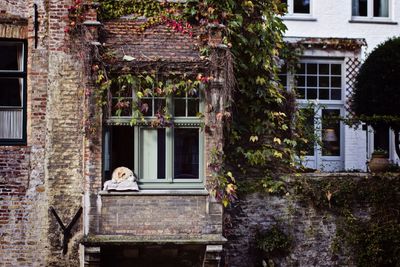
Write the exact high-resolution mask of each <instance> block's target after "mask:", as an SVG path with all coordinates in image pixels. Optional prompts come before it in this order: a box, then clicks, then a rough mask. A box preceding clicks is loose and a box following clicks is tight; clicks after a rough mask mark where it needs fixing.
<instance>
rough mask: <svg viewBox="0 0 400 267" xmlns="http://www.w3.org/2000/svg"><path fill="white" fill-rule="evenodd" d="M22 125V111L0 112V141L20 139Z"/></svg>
mask: <svg viewBox="0 0 400 267" xmlns="http://www.w3.org/2000/svg"><path fill="white" fill-rule="evenodd" d="M22 125H23V124H22V110H0V139H21V138H22Z"/></svg>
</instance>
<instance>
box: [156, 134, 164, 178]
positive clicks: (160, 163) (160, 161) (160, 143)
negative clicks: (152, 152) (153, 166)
mask: <svg viewBox="0 0 400 267" xmlns="http://www.w3.org/2000/svg"><path fill="white" fill-rule="evenodd" d="M157 179H165V129H164V128H162V129H158V130H157Z"/></svg>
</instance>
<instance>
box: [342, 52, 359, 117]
mask: <svg viewBox="0 0 400 267" xmlns="http://www.w3.org/2000/svg"><path fill="white" fill-rule="evenodd" d="M345 65H346V91H345V95H346V99H345V105H344V106H345V109H346V111H347V113H348V116H350V117H351V116H353V115H354V112H353V111H352V110H351V98H352V97H353V93H354V87H355V82H356V77H357V74H358V71H359V70H360V66H361V61H360V60H359V59H358V58H356V57H347V58H346V60H345Z"/></svg>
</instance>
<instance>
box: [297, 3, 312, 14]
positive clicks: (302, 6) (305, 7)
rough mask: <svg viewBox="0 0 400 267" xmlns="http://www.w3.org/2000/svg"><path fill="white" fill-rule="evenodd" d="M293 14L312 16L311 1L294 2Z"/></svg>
mask: <svg viewBox="0 0 400 267" xmlns="http://www.w3.org/2000/svg"><path fill="white" fill-rule="evenodd" d="M293 4H294V6H293V13H301V14H310V0H293Z"/></svg>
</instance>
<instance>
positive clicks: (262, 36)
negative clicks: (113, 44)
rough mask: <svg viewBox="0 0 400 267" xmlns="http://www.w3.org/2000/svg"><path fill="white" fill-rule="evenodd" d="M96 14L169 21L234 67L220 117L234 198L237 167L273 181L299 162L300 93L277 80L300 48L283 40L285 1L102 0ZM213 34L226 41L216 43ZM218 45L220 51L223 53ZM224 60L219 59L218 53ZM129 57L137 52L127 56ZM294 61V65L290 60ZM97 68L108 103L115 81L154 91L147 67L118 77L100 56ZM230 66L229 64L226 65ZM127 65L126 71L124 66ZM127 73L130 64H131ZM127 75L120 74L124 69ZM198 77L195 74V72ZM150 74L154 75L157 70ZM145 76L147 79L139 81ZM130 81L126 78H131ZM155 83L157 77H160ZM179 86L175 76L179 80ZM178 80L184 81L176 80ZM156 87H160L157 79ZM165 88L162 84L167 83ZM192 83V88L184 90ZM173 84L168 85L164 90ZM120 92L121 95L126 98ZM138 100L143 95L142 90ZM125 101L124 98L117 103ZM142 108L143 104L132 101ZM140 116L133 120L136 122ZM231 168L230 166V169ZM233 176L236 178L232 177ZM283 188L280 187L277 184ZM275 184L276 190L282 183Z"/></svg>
mask: <svg viewBox="0 0 400 267" xmlns="http://www.w3.org/2000/svg"><path fill="white" fill-rule="evenodd" d="M98 2H99V9H98V11H99V12H98V17H99V18H100V19H101V20H111V19H115V18H119V17H121V16H126V18H131V19H139V20H141V21H143V23H141V26H140V28H139V30H140V31H144V30H146V29H147V28H149V27H153V26H155V25H159V24H165V25H167V26H168V27H169V28H171V29H172V30H175V31H176V32H179V33H181V34H187V35H189V36H190V37H192V38H196V39H197V40H198V44H199V45H198V49H199V53H200V54H201V56H202V59H204V60H209V61H210V62H211V64H214V65H216V66H214V67H216V68H217V69H218V68H219V69H224V67H225V66H227V65H223V64H226V63H227V62H232V64H231V65H228V66H232V68H228V69H227V70H226V75H225V76H224V78H225V79H224V81H223V85H222V88H221V92H222V95H224V96H225V97H224V99H225V100H227V101H225V103H224V106H223V107H222V109H223V110H225V111H223V112H220V114H218V119H219V120H220V121H224V122H225V124H226V125H227V126H228V127H227V128H226V132H225V140H226V144H225V146H224V156H223V161H222V162H220V165H221V166H220V168H219V172H218V173H219V174H218V175H217V177H222V178H221V179H220V183H219V185H220V186H224V187H225V188H224V190H221V192H224V194H227V195H226V196H221V198H222V199H232V198H234V197H232V196H229V194H234V192H235V189H236V188H235V186H233V185H234V184H235V183H234V179H232V177H233V176H232V175H229V174H232V172H234V173H235V176H236V174H238V177H240V176H244V175H248V174H249V171H251V173H252V175H255V176H258V177H264V178H266V179H267V180H265V181H266V182H265V183H263V184H264V185H265V184H266V187H270V185H269V184H270V183H269V182H268V179H270V178H271V177H272V175H273V174H274V173H278V172H284V171H287V170H289V169H291V168H293V167H294V166H295V164H294V161H295V158H296V150H298V149H297V147H298V144H299V143H301V142H304V141H305V139H304V138H302V137H301V134H300V132H301V131H299V129H300V128H299V127H297V126H298V125H296V122H298V120H296V117H298V116H299V113H298V112H297V111H296V108H295V106H296V104H295V96H294V95H293V94H292V93H289V92H287V91H286V90H285V89H284V88H283V86H282V84H281V83H280V80H279V77H278V73H279V72H280V71H281V67H282V65H283V63H282V62H284V61H285V60H286V62H287V63H289V64H290V63H292V65H293V62H295V60H294V59H295V58H296V56H295V55H296V53H295V52H293V49H291V48H290V47H288V46H287V44H285V42H284V40H283V33H284V31H285V30H286V27H285V25H284V24H283V22H282V20H281V19H280V16H282V15H283V14H284V13H285V12H286V5H285V4H283V3H282V1H280V0H267V1H251V0H226V1H220V0H187V1H182V2H181V1H152V0H121V1H111V0H100V1H98ZM214 39H220V40H222V41H219V42H218V41H217V42H214ZM221 51H223V52H222V53H221ZM221 55H222V57H223V59H222V60H221V59H218V57H221ZM102 56H103V58H105V57H108V58H107V60H108V61H109V62H112V58H113V55H112V54H111V53H108V52H107V51H106V52H105V53H103V55H102ZM125 59H126V60H127V61H130V60H133V58H131V57H129V56H127V57H126V58H125ZM289 68H290V66H289ZM94 69H96V71H95V72H96V73H97V84H98V88H99V90H98V94H97V95H99V96H101V97H99V98H98V103H100V105H104V104H107V101H106V100H105V96H107V91H108V90H109V89H110V88H111V87H112V86H113V85H115V84H119V86H121V81H123V83H125V86H132V83H138V84H143V85H144V86H143V90H141V91H140V92H138V93H141V94H146V93H150V91H148V90H147V89H148V88H150V87H148V83H149V81H150V79H149V78H147V77H149V75H148V74H142V73H135V74H134V75H133V76H132V75H131V76H129V75H125V74H123V75H125V76H121V77H118V76H116V77H113V76H112V75H111V73H110V70H108V69H107V68H105V67H104V65H103V64H101V62H99V63H98V64H96V65H95V66H94ZM225 69H226V68H225ZM125 72H126V70H125ZM128 72H129V71H128ZM121 75H122V74H121ZM191 75H192V76H193V73H192V74H191ZM199 75H201V76H200V77H202V78H201V79H203V80H201V82H204V79H206V80H207V81H206V82H208V79H209V78H210V79H212V77H210V74H207V73H206V74H202V73H198V74H196V73H195V74H194V76H195V77H196V76H197V77H199ZM187 77H189V75H187V76H186V77H185V75H182V76H181V78H180V79H181V81H179V82H178V84H180V83H181V82H183V83H185V85H184V86H183V87H185V88H191V87H192V85H190V86H188V84H187V82H185V80H187ZM150 78H151V79H152V80H154V77H151V76H150ZM143 79H144V82H142V80H143ZM126 83H127V84H126ZM157 83H158V82H157ZM174 84H175V85H176V84H177V83H174ZM122 87H123V86H122ZM177 87H179V86H177ZM151 88H152V92H154V90H153V89H154V88H161V89H162V86H158V84H157V85H154V84H153V85H152V86H151ZM162 90H164V89H162ZM184 90H187V89H184ZM167 91H168V90H167ZM121 99H122V98H121ZM138 99H139V100H140V96H139V95H138ZM119 106H120V107H121V108H124V107H125V104H124V103H123V102H121V103H120V105H119ZM132 108H134V110H135V111H138V113H137V114H138V116H137V117H138V119H139V120H140V119H141V116H140V111H141V110H143V106H141V105H140V103H138V105H137V106H135V107H132ZM133 123H136V121H133ZM228 170H231V171H232V172H229V171H228ZM231 176H232V177H231ZM279 188H280V187H279ZM279 188H277V189H276V190H281V189H279Z"/></svg>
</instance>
